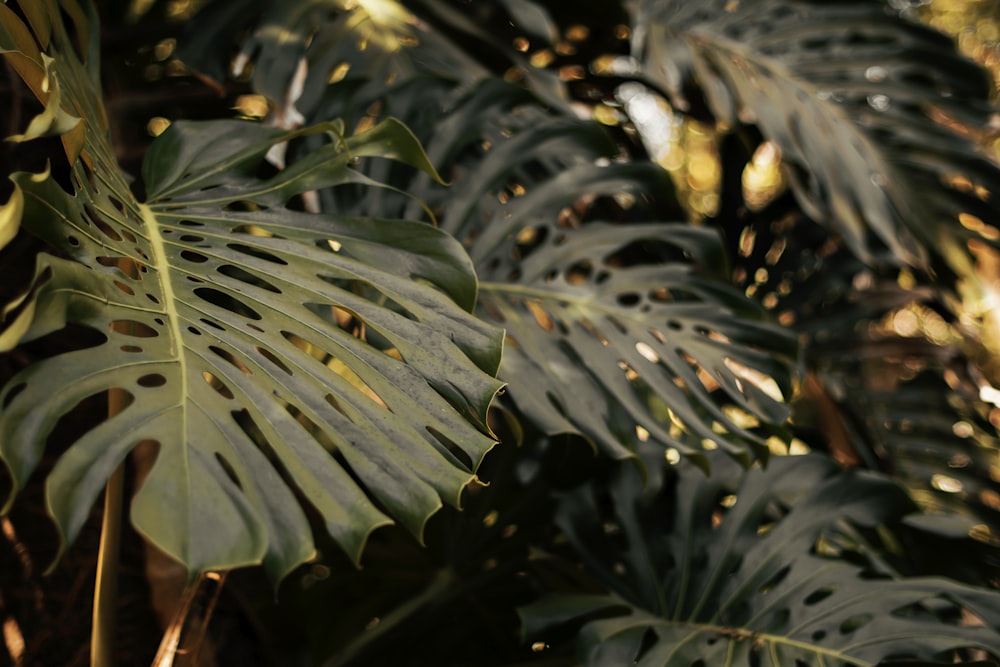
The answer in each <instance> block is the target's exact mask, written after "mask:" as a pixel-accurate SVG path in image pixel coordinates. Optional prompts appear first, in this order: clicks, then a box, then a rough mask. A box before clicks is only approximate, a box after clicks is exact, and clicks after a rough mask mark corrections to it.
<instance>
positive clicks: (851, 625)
mask: <svg viewBox="0 0 1000 667" xmlns="http://www.w3.org/2000/svg"><path fill="white" fill-rule="evenodd" d="M873 618H874V616H872V615H871V614H857V615H856V616H851V617H850V618H848V619H847V620H845V621H844V622H843V623H841V624H840V628H839V630H840V634H842V635H849V634H851V633H852V632H854V631H855V630H857V629H859V628H860V627H861V626H863V625H866V624H868V623H869V622H871V620H872V619H873Z"/></svg>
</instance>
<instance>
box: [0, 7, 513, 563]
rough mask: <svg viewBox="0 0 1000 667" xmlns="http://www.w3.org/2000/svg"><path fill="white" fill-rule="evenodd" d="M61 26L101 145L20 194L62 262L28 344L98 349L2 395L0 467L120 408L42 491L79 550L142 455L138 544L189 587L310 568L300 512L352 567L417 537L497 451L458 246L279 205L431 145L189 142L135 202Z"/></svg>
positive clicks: (470, 282)
mask: <svg viewBox="0 0 1000 667" xmlns="http://www.w3.org/2000/svg"><path fill="white" fill-rule="evenodd" d="M54 7H55V5H54V4H53V5H52V6H51V8H52V9H53V10H54ZM10 16H13V15H10ZM49 18H50V19H52V21H53V26H54V30H55V31H56V33H55V37H54V44H55V45H56V46H53V47H52V48H51V49H50V53H51V57H52V58H53V61H54V62H55V69H54V75H55V76H56V77H60V80H61V83H62V85H63V100H64V104H71V106H72V108H74V109H76V110H78V111H79V112H80V114H81V117H82V118H83V123H84V124H85V127H86V133H87V134H86V142H85V144H84V147H83V151H84V152H83V155H84V159H82V160H79V161H77V162H76V163H75V164H74V165H73V185H74V192H73V193H72V194H70V193H67V192H65V191H64V190H63V189H62V188H60V186H59V185H58V184H57V183H56V182H55V181H54V180H53V179H52V178H51V177H49V176H48V175H46V174H41V175H31V174H18V175H16V176H15V182H16V184H17V187H18V188H19V190H18V192H19V194H18V195H17V196H23V200H24V213H23V216H22V218H21V223H22V224H24V225H25V226H26V227H28V228H29V229H30V230H31V231H32V232H34V233H35V234H37V235H38V236H40V237H42V238H43V239H45V240H46V241H48V242H49V243H50V244H51V245H52V246H54V247H55V248H57V249H58V250H59V251H61V252H62V253H64V254H65V255H66V256H68V257H69V258H70V259H62V258H57V257H55V256H48V255H43V256H42V258H41V259H40V263H39V268H38V282H37V290H36V291H35V292H33V293H32V294H31V295H29V296H30V302H31V304H32V307H33V311H34V317H33V319H32V320H31V325H30V328H29V329H28V330H27V332H26V333H25V334H24V337H23V339H24V340H31V339H36V338H38V337H41V336H44V335H46V334H48V333H50V332H53V331H57V330H60V329H62V328H63V327H65V326H67V325H74V326H76V327H78V328H80V327H82V328H83V329H79V330H81V331H82V330H87V331H88V332H89V333H88V334H87V335H86V336H84V337H83V339H82V342H81V347H82V348H83V349H77V350H73V351H68V352H66V353H64V354H56V355H55V356H52V357H50V358H47V359H44V360H42V361H39V362H38V363H35V364H33V365H31V366H29V367H28V368H26V369H25V370H24V371H23V372H21V373H20V374H18V375H17V376H15V377H14V378H13V379H11V380H10V381H9V382H8V383H7V385H6V386H5V387H4V388H3V391H2V399H0V400H2V405H3V409H2V411H0V450H2V454H3V457H4V461H5V462H6V463H7V465H8V467H9V468H10V470H11V473H12V475H13V478H14V481H15V487H16V486H17V485H20V484H23V483H24V481H25V480H26V479H27V477H28V476H29V475H30V473H31V471H32V470H33V469H34V467H35V465H36V463H37V461H38V460H39V458H40V456H41V454H42V450H43V448H44V446H45V442H46V439H47V437H48V435H49V434H50V432H51V431H52V429H53V427H54V426H55V425H56V423H57V422H58V421H59V419H60V418H61V417H62V416H63V415H65V414H66V413H67V412H68V411H70V410H71V409H72V408H73V407H74V406H76V405H77V404H78V403H80V402H81V401H83V400H85V399H88V398H89V397H94V396H100V395H102V394H103V393H104V392H108V391H112V392H113V393H114V394H115V395H116V397H117V399H116V400H117V402H118V404H119V406H118V408H117V410H116V411H115V412H114V414H112V415H111V416H110V417H109V418H108V419H107V420H105V421H103V422H101V423H100V424H98V425H97V426H95V427H94V428H92V429H91V430H90V431H88V432H86V433H82V434H78V436H79V437H78V438H77V439H76V440H75V441H74V442H73V443H72V445H71V446H70V447H69V449H68V450H67V452H66V453H65V454H64V455H62V456H61V458H60V459H59V461H58V462H57V464H56V466H55V468H54V469H53V471H52V473H51V474H50V476H49V478H48V480H47V489H48V501H49V506H50V509H51V511H52V512H53V515H54V516H55V518H56V520H57V522H58V524H59V526H60V528H61V531H62V534H63V535H64V537H65V538H66V539H69V540H71V539H72V538H73V537H74V536H75V535H76V533H77V531H78V530H79V529H80V527H81V525H82V523H83V521H84V520H85V518H86V516H87V513H88V511H89V508H90V506H91V504H92V502H93V500H94V498H95V497H96V496H97V494H98V493H99V492H100V490H101V488H102V486H103V483H104V481H105V479H106V478H107V476H108V475H109V474H110V472H111V471H112V470H113V469H114V468H115V466H116V465H118V464H119V463H120V462H121V460H122V459H123V458H124V457H125V456H126V454H127V453H128V452H129V451H130V450H131V449H133V448H134V447H135V446H136V445H137V444H138V443H141V442H146V443H155V444H156V445H157V450H158V456H157V460H156V464H155V466H154V468H153V469H152V472H151V474H150V476H149V477H148V479H147V480H146V481H145V483H144V484H143V486H142V488H141V489H140V491H139V492H138V494H137V496H136V498H135V500H134V503H133V506H132V519H133V522H134V523H135V525H136V527H137V528H138V529H139V530H140V531H142V532H143V533H144V534H146V535H147V536H148V537H149V538H150V539H151V540H152V541H153V542H155V543H156V544H157V545H159V546H160V547H161V548H163V549H164V550H165V551H167V552H168V553H170V554H171V555H173V556H174V557H176V558H178V559H179V560H180V561H181V562H183V563H184V564H186V565H187V566H188V567H189V569H190V571H191V572H192V573H197V572H202V571H205V570H208V569H215V568H229V567H235V566H238V565H242V564H249V563H256V562H261V561H263V562H264V564H265V567H266V568H267V570H268V572H269V574H271V575H272V577H274V578H280V577H281V576H282V575H284V574H285V573H287V572H288V571H289V569H290V568H292V567H294V566H295V565H297V564H299V563H301V562H302V561H303V560H304V559H306V558H308V557H309V556H310V555H311V554H312V551H313V547H312V540H311V538H310V530H309V527H308V522H307V520H306V513H305V512H304V509H303V505H311V506H312V507H313V508H314V509H315V510H316V511H318V513H319V515H320V516H321V517H322V520H323V522H324V523H325V526H326V528H327V530H328V531H329V532H330V533H331V534H332V535H333V537H334V539H335V540H336V541H337V542H338V543H339V544H340V545H341V546H342V547H343V548H344V549H345V550H346V551H347V552H348V553H349V554H350V555H351V557H352V558H357V557H358V556H359V554H360V550H361V548H362V546H363V544H364V541H365V539H366V537H367V535H368V534H369V533H370V532H371V531H372V530H373V529H374V528H376V527H377V526H379V525H382V524H384V523H386V522H388V521H390V520H396V521H399V522H400V523H402V524H403V525H405V526H406V527H407V528H408V529H410V530H411V531H412V532H414V533H416V534H418V535H419V534H420V532H421V531H422V528H423V525H424V522H425V521H426V520H427V518H428V517H429V516H430V515H431V514H432V513H433V512H434V511H435V510H436V509H437V508H438V507H439V506H440V504H441V501H442V500H444V501H446V502H449V503H452V504H457V503H458V501H459V494H460V493H461V490H462V488H463V487H464V486H465V485H466V484H467V483H468V482H469V481H471V480H472V479H474V477H475V474H474V471H475V469H476V467H477V466H478V464H479V462H480V460H481V459H482V457H483V455H484V454H485V452H486V451H487V450H488V449H489V448H490V447H491V446H492V444H493V440H492V438H491V437H489V435H488V429H487V428H486V426H485V413H486V410H487V407H488V405H489V403H490V400H491V399H492V396H493V395H494V393H495V392H496V391H497V389H498V387H499V384H498V383H497V381H496V380H495V379H493V377H492V375H493V374H494V373H495V372H496V369H497V366H498V364H499V354H500V347H501V339H500V335H499V333H498V332H497V330H495V329H493V328H491V327H489V326H487V325H484V324H482V323H480V322H479V321H478V320H477V319H476V318H474V317H473V316H471V315H469V314H468V313H467V312H466V310H467V309H469V308H471V307H472V304H473V302H474V300H475V296H476V282H475V276H474V274H473V273H472V271H471V265H470V262H469V260H468V258H467V256H466V255H465V253H464V252H463V250H462V249H461V247H460V245H459V244H457V243H456V242H455V241H454V240H452V239H451V238H449V237H448V236H447V235H445V234H443V233H441V232H440V231H438V230H436V229H434V228H433V227H431V226H428V225H425V224H421V223H416V222H408V221H404V220H379V219H370V218H358V217H344V216H337V215H334V214H325V215H314V214H309V213H305V212H302V211H298V210H293V209H292V208H289V207H288V206H286V202H288V200H290V199H292V198H294V197H296V196H297V195H299V194H300V193H302V192H303V191H306V190H313V189H316V188H323V187H328V186H336V185H339V184H344V183H354V184H370V181H369V179H366V178H365V177H364V176H362V175H361V174H360V172H358V171H356V170H354V169H353V168H352V167H351V164H352V163H353V162H355V161H357V160H360V159H364V158H365V156H372V155H374V156H379V157H388V158H394V159H398V160H402V161H405V162H407V163H409V164H412V165H413V166H415V167H417V168H421V169H427V170H429V171H433V169H432V168H431V167H430V165H429V163H427V161H426V157H425V156H424V155H423V152H422V150H421V148H420V146H419V144H418V143H417V142H416V141H415V139H414V138H413V136H412V135H411V134H410V133H409V132H408V131H407V130H406V129H405V128H404V127H402V126H401V125H399V124H398V123H394V122H392V121H387V122H384V123H382V124H380V125H378V126H376V127H374V128H372V129H371V130H370V131H369V132H367V133H364V134H359V135H356V136H353V137H345V136H344V134H343V129H342V126H341V125H339V124H338V123H329V124H327V125H324V126H318V127H313V128H309V129H306V130H302V131H301V132H299V133H289V132H285V131H282V130H277V129H273V128H265V127H262V126H259V125H255V124H251V123H244V122H238V121H220V122H207V123H179V124H177V125H175V126H173V127H172V128H171V129H170V130H169V131H168V132H167V133H166V134H164V135H163V136H162V137H160V139H159V140H158V141H157V142H156V144H155V145H154V147H153V148H152V149H151V151H150V153H149V155H148V156H147V160H146V162H145V166H144V173H143V177H144V186H145V189H146V192H147V197H148V198H147V201H146V202H145V203H139V202H138V201H137V200H136V199H135V198H134V197H133V195H132V194H131V193H130V191H129V188H128V187H127V185H126V184H125V181H124V177H123V175H122V174H121V173H120V171H119V170H118V169H117V167H116V166H115V164H114V161H113V158H112V154H111V151H110V146H109V144H108V142H107V138H106V134H105V132H104V130H103V129H102V125H101V121H100V118H101V117H100V115H99V111H100V104H99V100H98V98H97V94H96V91H95V90H94V89H93V88H92V87H91V84H90V80H89V78H88V77H86V76H80V75H81V73H82V65H81V64H80V63H79V62H78V61H77V60H76V58H74V57H73V56H72V54H70V53H67V52H66V51H62V52H57V50H56V49H57V46H58V45H62V44H66V43H68V39H67V37H66V35H65V33H64V32H63V28H62V26H61V25H60V23H59V21H58V13H57V12H54V13H51V14H49ZM4 20H5V23H4V25H8V26H9V25H10V21H14V20H16V18H14V19H12V18H9V16H7V15H5V19H4ZM13 25H15V27H16V25H17V24H13ZM21 27H22V28H23V26H21ZM307 133H320V134H323V135H324V136H325V137H326V140H327V141H326V142H325V143H324V145H323V146H322V147H321V148H319V149H318V150H316V151H315V152H313V153H310V154H309V155H307V156H304V157H303V158H302V159H301V160H299V161H298V162H297V163H296V164H295V165H293V166H292V167H290V168H289V169H287V170H285V171H280V172H277V173H276V174H273V175H271V176H266V175H259V174H261V173H262V172H260V170H261V169H262V164H263V159H264V156H265V154H266V153H267V151H268V150H269V149H270V148H271V147H272V146H273V145H275V144H277V143H279V142H283V141H289V140H292V139H294V138H295V137H296V136H299V135H300V134H307Z"/></svg>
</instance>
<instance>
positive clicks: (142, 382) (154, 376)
mask: <svg viewBox="0 0 1000 667" xmlns="http://www.w3.org/2000/svg"><path fill="white" fill-rule="evenodd" d="M135 383H136V384H137V385H139V386H140V387H147V388H151V387H162V386H163V385H165V384H166V383H167V378H165V377H164V376H162V375H160V374H159V373H150V374H148V375H143V376H142V377H141V378H139V379H138V380H136V381H135Z"/></svg>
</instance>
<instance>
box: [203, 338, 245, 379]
mask: <svg viewBox="0 0 1000 667" xmlns="http://www.w3.org/2000/svg"><path fill="white" fill-rule="evenodd" d="M208 349H210V350H211V351H212V352H214V353H215V354H217V355H219V356H220V357H222V358H223V359H225V360H226V361H228V362H229V363H231V364H232V365H233V366H235V367H236V368H238V369H240V371H242V372H243V374H244V375H253V373H252V372H251V371H250V369H249V368H247V367H246V364H244V363H243V362H242V361H240V360H239V359H237V358H236V356H235V355H233V353H232V352H229V351H227V350H223V349H222V348H221V347H218V346H216V345H209V346H208Z"/></svg>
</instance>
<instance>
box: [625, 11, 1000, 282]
mask: <svg viewBox="0 0 1000 667" xmlns="http://www.w3.org/2000/svg"><path fill="white" fill-rule="evenodd" d="M638 6H639V10H638V12H637V13H636V15H635V19H634V20H635V23H636V25H637V26H638V27H639V29H640V31H641V32H642V34H644V35H645V38H644V39H638V40H637V42H636V44H635V48H636V50H637V51H638V52H640V57H641V60H642V63H643V70H644V72H645V73H646V75H647V76H648V77H649V78H650V79H651V80H652V81H654V82H655V83H656V84H657V85H658V86H660V87H661V88H662V89H663V90H665V91H666V92H667V94H668V95H669V97H670V99H671V101H672V103H673V105H674V106H675V107H676V108H678V109H681V110H690V111H696V110H697V109H698V105H699V103H700V102H699V100H700V97H701V96H703V97H704V102H705V103H707V107H708V110H709V111H710V112H711V114H712V115H713V116H714V117H715V118H717V119H718V120H720V121H721V122H722V123H723V124H725V125H726V126H728V127H732V126H734V125H735V124H736V123H738V122H742V123H752V124H756V125H757V126H758V127H759V128H760V131H761V132H762V133H763V135H764V137H765V138H766V139H768V140H770V141H772V142H774V143H775V144H776V145H777V146H778V147H779V148H780V150H781V154H782V159H783V161H784V164H785V165H786V170H785V173H786V175H787V176H788V178H789V180H790V182H791V186H792V188H793V190H794V192H795V195H796V197H797V199H798V201H799V203H800V205H801V206H802V207H803V209H804V210H805V211H806V213H807V214H808V215H809V216H810V217H812V218H814V219H816V220H818V221H822V222H824V223H825V224H826V225H828V226H829V227H830V228H831V229H833V230H835V231H836V232H837V233H839V234H841V235H842V236H843V237H844V239H845V241H846V242H847V244H848V245H849V247H850V248H851V250H852V251H853V252H854V253H855V254H856V255H857V256H859V257H861V258H863V259H865V260H866V261H872V260H873V258H874V257H875V256H877V255H878V254H880V248H881V247H886V248H888V249H889V250H891V252H892V253H893V254H894V255H895V257H896V259H897V260H898V261H900V262H904V263H909V264H912V265H915V266H921V267H926V266H927V265H928V264H929V263H930V262H934V263H938V262H940V261H943V262H945V263H946V264H948V265H949V266H950V267H951V269H952V270H953V271H954V272H956V273H958V274H959V275H964V274H968V273H969V272H970V271H971V270H972V267H971V264H970V263H969V258H968V253H967V250H966V249H965V244H964V241H966V240H968V239H970V238H980V239H981V240H983V241H985V242H989V243H992V241H991V240H990V235H991V234H992V232H991V231H990V230H989V229H985V230H984V231H985V232H986V233H985V234H983V235H980V233H979V232H974V231H970V230H969V229H966V228H965V227H963V226H962V225H959V224H957V223H958V219H959V216H960V215H964V216H973V217H975V218H977V219H980V220H981V221H986V220H989V219H991V217H992V215H993V214H992V212H991V211H992V209H991V205H990V204H988V203H987V201H992V200H994V199H995V198H996V196H997V193H1000V171H998V170H997V168H996V167H995V166H994V165H992V164H991V163H990V161H989V160H988V159H987V158H985V157H983V156H980V155H978V154H977V152H976V150H975V148H974V146H973V144H972V143H971V141H970V140H969V138H968V136H967V135H968V134H970V133H972V132H975V131H977V129H978V128H982V127H984V126H985V125H986V123H987V121H988V118H989V114H990V113H991V111H990V106H989V103H988V101H989V99H990V86H989V84H988V81H987V78H986V76H985V74H984V72H983V71H982V70H981V69H980V68H979V67H978V66H976V65H975V64H974V63H972V62H971V61H968V60H966V59H965V58H964V57H962V56H960V55H959V54H958V52H957V51H956V49H955V46H954V44H953V42H952V41H951V40H950V39H949V38H946V37H945V36H943V35H941V34H940V33H937V32H935V31H933V30H931V29H929V28H926V27H923V26H920V25H917V24H915V23H913V22H910V21H907V20H904V19H902V18H900V17H899V16H897V15H894V14H892V13H891V12H889V11H887V10H886V9H885V8H884V7H883V4H882V3H879V2H867V1H862V0H853V1H849V2H835V3H830V2H819V1H806V2H796V3H788V2H781V1H777V0H743V1H742V2H726V0H712V1H711V2H704V3H684V2H678V1H672V2H658V3H652V2H643V3H639V5H638ZM831 63H835V65H831ZM957 174H963V175H964V179H965V181H964V182H971V183H973V187H972V188H967V187H964V186H963V185H962V184H961V183H958V182H955V181H954V176H955V175H957ZM977 193H978V194H977ZM994 238H995V237H994Z"/></svg>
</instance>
